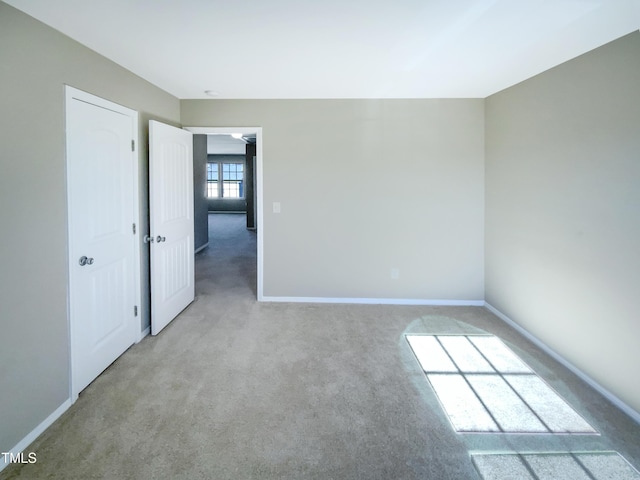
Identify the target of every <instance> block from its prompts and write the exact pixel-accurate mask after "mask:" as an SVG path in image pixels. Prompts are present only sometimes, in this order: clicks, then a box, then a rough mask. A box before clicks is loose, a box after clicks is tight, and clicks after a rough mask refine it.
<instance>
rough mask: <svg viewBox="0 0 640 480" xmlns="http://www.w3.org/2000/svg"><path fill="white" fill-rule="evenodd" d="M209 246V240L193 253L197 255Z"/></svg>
mask: <svg viewBox="0 0 640 480" xmlns="http://www.w3.org/2000/svg"><path fill="white" fill-rule="evenodd" d="M208 246H209V242H207V243H205V244H204V245H202V246H201V247H198V249H197V250H196V251H195V252H193V254H194V255H195V254H196V253H198V252H201V251H202V250H204V249H205V248H207V247H208Z"/></svg>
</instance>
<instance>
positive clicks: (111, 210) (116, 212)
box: [66, 87, 140, 399]
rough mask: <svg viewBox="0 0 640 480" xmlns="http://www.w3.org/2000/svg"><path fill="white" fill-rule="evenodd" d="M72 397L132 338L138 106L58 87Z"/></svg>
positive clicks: (134, 333) (135, 296)
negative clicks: (62, 112)
mask: <svg viewBox="0 0 640 480" xmlns="http://www.w3.org/2000/svg"><path fill="white" fill-rule="evenodd" d="M66 97H67V98H66V108H67V112H66V114H67V117H66V126H67V195H68V214H69V303H70V330H71V369H72V385H71V390H72V398H74V399H75V398H76V397H77V395H78V393H80V391H82V390H83V389H84V388H85V387H86V386H87V385H89V383H91V382H92V381H93V379H94V378H96V377H97V376H98V375H100V373H102V371H103V370H104V369H105V368H107V367H108V366H109V365H110V364H111V363H112V362H113V361H114V360H115V359H116V358H118V357H119V356H120V355H121V354H122V353H123V352H124V351H125V350H126V349H127V348H129V346H131V345H132V344H133V343H135V342H136V341H137V340H138V335H139V332H140V322H139V321H138V319H136V318H135V317H136V315H137V307H136V303H137V299H138V295H139V285H138V283H139V280H138V279H139V275H138V272H137V268H138V261H137V259H138V250H137V248H138V247H137V239H138V236H137V234H136V232H135V227H134V224H135V223H136V222H137V218H138V211H137V205H138V204H137V201H138V199H137V191H138V190H137V188H138V185H137V178H138V177H137V175H138V170H137V168H138V158H137V152H136V151H135V147H134V143H133V139H135V138H137V135H138V126H137V125H138V114H137V113H136V112H135V111H133V110H130V109H127V108H125V107H122V106H120V105H116V104H113V103H111V102H108V101H106V100H104V99H101V98H98V97H95V96H93V95H90V94H87V93H85V92H81V91H79V90H76V89H72V88H71V87H67V89H66Z"/></svg>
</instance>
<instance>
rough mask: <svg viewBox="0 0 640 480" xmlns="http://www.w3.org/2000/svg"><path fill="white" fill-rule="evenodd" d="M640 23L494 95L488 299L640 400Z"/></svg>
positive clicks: (628, 398) (624, 395) (639, 404)
mask: <svg viewBox="0 0 640 480" xmlns="http://www.w3.org/2000/svg"><path fill="white" fill-rule="evenodd" d="M639 59H640V33H633V34H631V35H628V36H626V37H623V38H622V39H620V40H618V41H616V42H613V43H610V44H608V45H605V46H603V47H601V48H599V49H597V50H594V51H592V52H590V53H587V54H586V55H583V56H581V57H578V58H577V59H574V60H572V61H570V62H568V63H565V64H563V65H561V66H559V67H557V68H554V69H552V70H549V71H547V72H545V73H543V74H541V75H538V76H537V77H534V78H532V79H530V80H527V81H525V82H524V83H521V84H519V85H516V86H514V87H512V88H509V89H508V90H505V91H503V92H500V93H498V94H496V95H493V96H491V97H489V98H488V99H487V101H486V119H487V122H486V128H487V137H486V138H487V140H486V141H487V147H486V148H487V150H486V177H487V183H486V191H487V194H486V299H487V301H488V302H489V303H490V304H491V305H493V306H495V307H496V308H498V309H499V310H500V311H502V312H503V313H505V314H506V315H507V316H509V317H511V318H512V319H513V320H515V321H516V322H518V323H519V324H520V325H522V326H524V327H525V328H526V329H527V330H528V331H530V332H531V333H533V334H534V335H536V336H537V337H539V338H540V339H541V340H543V341H544V342H545V343H546V344H547V345H549V346H550V347H551V348H553V349H554V350H556V351H557V352H559V353H560V354H561V355H563V356H564V357H565V358H567V359H568V360H569V361H571V362H572V363H573V364H575V365H576V366H577V367H579V368H580V369H582V370H583V371H584V372H586V373H588V374H589V375H590V376H591V377H592V378H594V379H595V380H596V381H598V382H599V383H600V384H601V385H603V386H605V387H606V388H608V389H609V390H610V391H612V392H613V393H615V394H616V395H618V396H619V397H620V398H621V399H622V400H623V401H625V402H626V403H627V404H628V405H630V406H631V407H633V408H634V409H635V410H636V411H639V412H640V382H638V381H637V379H638V365H640V349H639V348H638V340H639V339H640V318H639V317H638V298H640V60H639Z"/></svg>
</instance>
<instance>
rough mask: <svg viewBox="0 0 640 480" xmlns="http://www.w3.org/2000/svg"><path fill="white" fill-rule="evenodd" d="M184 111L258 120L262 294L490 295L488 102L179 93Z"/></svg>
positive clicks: (244, 122) (189, 122) (197, 119)
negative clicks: (486, 255)
mask: <svg viewBox="0 0 640 480" xmlns="http://www.w3.org/2000/svg"><path fill="white" fill-rule="evenodd" d="M181 112H182V113H181V119H182V123H183V125H185V126H213V127H215V126H259V127H263V155H264V186H263V188H264V190H263V194H264V200H265V209H264V212H265V217H264V225H262V226H260V228H263V232H264V259H265V260H264V293H265V295H266V296H276V297H288V296H293V297H329V298H333V297H340V298H344V297H347V298H353V297H356V298H360V297H377V298H410V299H411V298H413V299H446V300H482V299H483V298H484V270H483V238H484V101H483V100H182V101H181ZM276 201H277V202H280V203H281V206H282V212H281V213H280V214H274V213H273V208H272V205H273V202H276ZM392 268H398V269H399V271H400V278H399V279H398V280H393V279H392V278H391V269H392Z"/></svg>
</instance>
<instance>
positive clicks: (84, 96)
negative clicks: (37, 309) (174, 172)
mask: <svg viewBox="0 0 640 480" xmlns="http://www.w3.org/2000/svg"><path fill="white" fill-rule="evenodd" d="M64 92H65V181H66V185H65V188H66V195H67V266H68V270H67V273H68V277H67V323H68V325H69V396H70V399H71V403H72V404H73V403H74V402H75V401H76V400H77V399H78V394H79V393H80V392H79V391H78V388H77V381H76V379H75V375H74V373H75V369H74V367H73V366H74V362H76V361H77V360H76V359H75V356H74V352H73V345H74V341H73V339H74V326H73V321H72V318H71V317H72V315H71V288H70V284H71V276H72V274H73V273H72V269H71V261H70V256H69V251H70V248H71V241H72V239H71V221H70V216H69V202H70V199H69V178H68V175H69V171H68V169H67V166H68V165H67V164H68V158H67V150H66V149H67V146H68V144H69V141H70V139H69V117H68V112H69V107H70V105H71V102H72V101H73V100H74V99H75V100H79V101H82V102H86V103H90V104H92V105H96V106H99V107H102V108H105V109H107V110H111V111H114V112H117V113H121V114H123V115H126V116H127V117H130V118H131V121H132V126H131V135H132V136H133V139H134V140H135V142H134V145H133V149H132V152H131V158H132V161H133V162H135V168H133V169H132V170H133V187H134V192H133V210H134V213H133V220H134V221H135V223H136V226H137V228H136V233H135V238H136V239H137V241H135V242H134V253H133V255H134V259H133V260H134V265H137V268H134V269H133V274H134V280H133V281H134V290H135V292H134V305H138V306H140V305H141V299H142V282H141V278H142V272H141V269H142V263H141V257H140V255H141V253H140V238H141V235H140V225H141V222H140V218H141V214H140V183H139V182H140V176H139V170H140V158H139V154H138V152H139V147H140V135H139V129H138V125H139V118H138V112H137V111H135V110H132V109H130V108H128V107H125V106H123V105H120V104H117V103H114V102H112V101H110V100H107V99H104V98H101V97H97V96H95V95H93V94H91V93H88V92H85V91H83V90H79V89H77V88H74V87H71V86H69V85H65V86H64ZM133 321H135V317H134V318H132V322H133ZM139 328H140V326H139V325H138V327H137V328H136V331H138V330H139ZM137 341H139V337H138V334H136V335H135V337H134V338H132V342H131V344H132V345H133V344H134V343H137Z"/></svg>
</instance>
